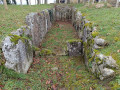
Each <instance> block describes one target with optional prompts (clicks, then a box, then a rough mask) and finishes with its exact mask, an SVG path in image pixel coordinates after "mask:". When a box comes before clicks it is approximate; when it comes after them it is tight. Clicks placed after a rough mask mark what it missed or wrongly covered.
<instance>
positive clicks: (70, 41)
mask: <svg viewBox="0 0 120 90" xmlns="http://www.w3.org/2000/svg"><path fill="white" fill-rule="evenodd" d="M67 42H68V43H74V42H82V40H80V39H71V40H67Z"/></svg>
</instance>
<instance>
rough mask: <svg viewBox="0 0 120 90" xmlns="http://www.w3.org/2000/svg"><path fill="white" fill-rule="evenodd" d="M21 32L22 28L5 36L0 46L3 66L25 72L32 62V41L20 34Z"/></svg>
mask: <svg viewBox="0 0 120 90" xmlns="http://www.w3.org/2000/svg"><path fill="white" fill-rule="evenodd" d="M19 31H20V32H19ZM23 32H24V31H23V30H22V29H18V30H17V31H16V32H13V33H14V34H11V35H10V36H7V37H6V38H5V40H4V41H3V46H2V51H3V54H4V57H5V59H6V63H5V66H6V67H7V68H9V69H13V70H15V71H16V72H19V73H27V71H28V69H29V67H30V65H31V63H32V62H33V51H32V42H31V41H30V40H29V39H27V38H25V37H22V36H21V35H22V34H23Z"/></svg>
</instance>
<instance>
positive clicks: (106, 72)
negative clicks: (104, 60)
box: [99, 68, 115, 80]
mask: <svg viewBox="0 0 120 90" xmlns="http://www.w3.org/2000/svg"><path fill="white" fill-rule="evenodd" d="M101 74H102V75H100V76H99V77H100V80H104V79H107V78H110V77H113V76H114V74H115V72H114V71H113V70H112V69H108V68H104V69H103V70H102V71H101Z"/></svg>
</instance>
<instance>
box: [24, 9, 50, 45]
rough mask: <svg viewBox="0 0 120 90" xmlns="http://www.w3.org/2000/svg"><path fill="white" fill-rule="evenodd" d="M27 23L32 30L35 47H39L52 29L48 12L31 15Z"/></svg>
mask: <svg viewBox="0 0 120 90" xmlns="http://www.w3.org/2000/svg"><path fill="white" fill-rule="evenodd" d="M26 23H27V25H28V26H29V27H30V29H31V34H32V42H33V45H35V46H37V47H39V46H40V43H41V42H42V40H43V38H44V36H45V35H46V33H47V31H48V30H49V29H50V28H51V21H50V16H49V12H48V10H43V11H42V12H40V13H30V14H29V15H28V16H26Z"/></svg>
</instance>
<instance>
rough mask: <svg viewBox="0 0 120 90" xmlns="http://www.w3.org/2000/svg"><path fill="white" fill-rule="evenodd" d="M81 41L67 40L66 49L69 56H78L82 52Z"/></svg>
mask: <svg viewBox="0 0 120 90" xmlns="http://www.w3.org/2000/svg"><path fill="white" fill-rule="evenodd" d="M81 46H82V43H81V42H75V41H73V42H67V51H68V55H69V56H80V55H81V52H82V48H81Z"/></svg>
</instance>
